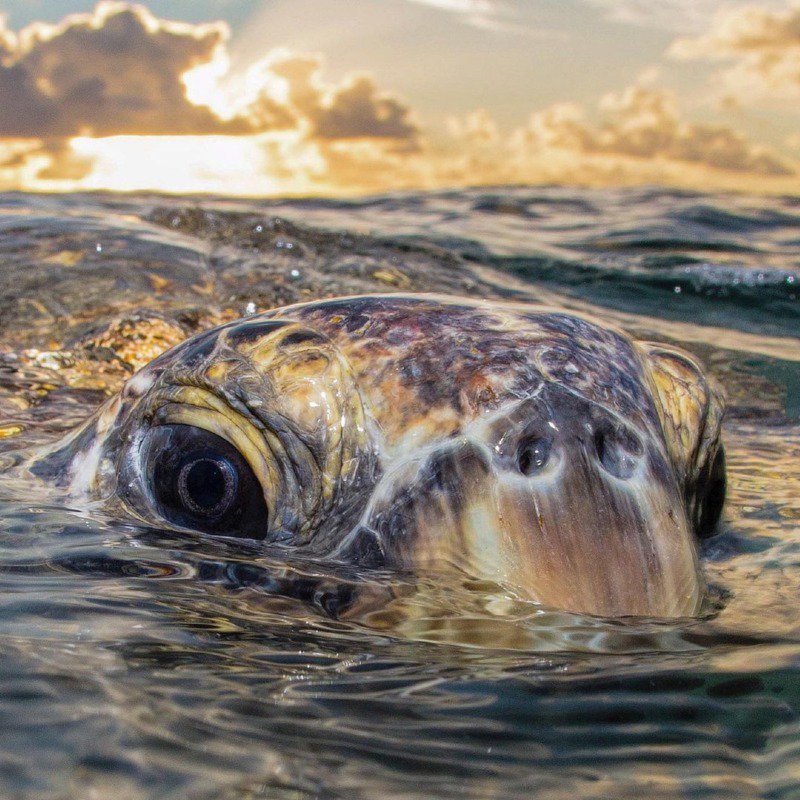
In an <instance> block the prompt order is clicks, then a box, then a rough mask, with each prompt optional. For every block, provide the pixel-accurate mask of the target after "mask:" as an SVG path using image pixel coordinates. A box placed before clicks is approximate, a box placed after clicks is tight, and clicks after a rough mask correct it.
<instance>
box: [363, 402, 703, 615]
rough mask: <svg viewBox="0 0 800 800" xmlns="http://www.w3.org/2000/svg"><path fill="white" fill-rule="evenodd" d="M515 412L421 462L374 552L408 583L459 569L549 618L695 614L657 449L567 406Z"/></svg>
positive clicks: (593, 413) (685, 534)
mask: <svg viewBox="0 0 800 800" xmlns="http://www.w3.org/2000/svg"><path fill="white" fill-rule="evenodd" d="M551 399H552V398H551ZM518 411H519V409H518ZM522 411H523V413H516V414H514V415H510V416H508V417H505V418H503V419H499V420H495V421H494V422H493V424H492V425H491V426H489V427H488V428H487V429H485V430H483V431H482V432H480V433H481V436H480V437H477V436H475V437H473V436H464V437H463V438H460V439H455V440H451V441H450V443H449V444H448V445H447V446H446V447H441V448H437V450H436V451H435V452H433V453H431V455H430V456H429V457H428V458H426V459H425V460H424V462H423V464H422V466H421V467H420V468H419V470H418V472H417V474H416V479H415V481H413V482H412V483H411V484H408V483H406V488H405V489H403V490H402V491H399V492H389V493H388V494H389V497H388V498H387V502H385V503H383V504H380V505H379V506H377V507H376V508H375V509H374V511H373V517H372V520H371V527H372V528H374V529H375V530H377V531H379V533H380V536H381V540H382V541H383V542H384V543H393V546H394V548H395V552H396V553H399V556H398V558H399V560H400V561H401V562H402V563H404V564H406V565H409V566H413V568H415V569H417V570H420V571H425V572H431V571H436V570H440V569H442V568H446V569H448V568H450V567H455V568H457V570H459V571H461V572H464V573H467V574H470V575H472V576H475V577H479V578H483V579H489V580H493V581H496V582H498V583H501V584H503V585H504V586H506V587H508V588H509V589H510V590H511V591H513V592H514V593H516V594H517V595H519V596H520V597H523V598H527V599H530V600H533V601H536V602H539V603H541V604H542V605H544V606H547V607H550V608H556V609H561V610H566V611H572V612H578V613H588V614H595V615H599V616H607V617H623V616H644V617H659V618H675V617H683V616H691V615H693V614H695V613H697V611H698V609H699V606H700V603H701V601H702V597H703V580H702V576H701V573H700V569H699V564H698V560H697V554H696V548H695V542H694V536H693V533H692V531H691V527H690V524H689V522H688V520H687V516H686V511H685V505H684V502H683V499H682V497H681V494H680V492H679V489H678V485H677V481H676V478H675V476H674V473H673V471H672V468H671V466H670V462H669V461H668V459H667V457H666V455H665V451H664V445H663V441H661V440H659V439H658V438H657V437H656V436H647V435H645V434H643V433H642V432H641V431H637V430H636V429H634V428H633V427H632V426H629V425H628V424H627V423H624V422H623V421H621V420H619V419H617V418H615V417H614V416H613V415H611V414H610V413H608V412H606V411H605V410H604V409H602V408H599V407H591V408H589V407H587V403H586V401H584V400H582V399H580V398H576V397H572V398H563V397H562V398H560V400H559V402H558V403H545V404H544V405H542V404H541V403H539V404H538V405H537V406H536V407H531V406H530V405H528V406H527V407H526V408H524V409H522Z"/></svg>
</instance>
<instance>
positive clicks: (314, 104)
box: [268, 56, 420, 146]
mask: <svg viewBox="0 0 800 800" xmlns="http://www.w3.org/2000/svg"><path fill="white" fill-rule="evenodd" d="M321 69H322V63H321V60H320V59H319V58H318V57H314V56H287V57H285V58H278V59H273V60H271V61H270V62H269V63H268V70H269V71H270V72H272V73H273V74H274V75H276V76H278V77H279V78H282V79H284V80H285V81H286V84H287V86H286V90H287V96H288V105H289V106H290V107H291V108H293V109H294V111H295V114H296V116H297V117H299V118H300V119H301V120H304V121H305V122H306V123H307V124H308V125H309V127H310V135H311V136H312V137H314V138H320V139H326V140H335V139H383V140H395V141H396V142H403V143H405V144H406V145H408V146H413V145H414V144H415V142H416V139H417V137H418V136H419V133H420V130H419V127H418V125H417V124H416V123H415V121H414V120H413V118H412V114H411V110H410V109H409V107H408V106H406V105H405V104H404V103H403V102H402V101H400V100H399V99H397V98H396V97H394V96H393V95H391V94H388V93H385V92H381V91H380V90H379V89H378V87H377V85H376V84H375V81H374V80H373V78H372V77H370V76H369V75H365V74H360V75H352V76H350V77H348V78H347V79H345V81H344V82H343V83H342V84H340V85H338V86H325V84H323V83H322V80H321Z"/></svg>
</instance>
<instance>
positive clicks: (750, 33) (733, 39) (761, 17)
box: [669, 5, 800, 99]
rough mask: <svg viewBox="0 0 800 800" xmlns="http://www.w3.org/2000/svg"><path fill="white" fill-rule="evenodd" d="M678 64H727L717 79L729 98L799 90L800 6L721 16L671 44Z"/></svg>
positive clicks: (755, 8)
mask: <svg viewBox="0 0 800 800" xmlns="http://www.w3.org/2000/svg"><path fill="white" fill-rule="evenodd" d="M669 55H670V56H671V57H672V58H675V59H681V60H710V61H727V62H731V63H732V66H731V67H730V68H729V69H727V70H725V71H723V72H722V73H721V74H720V75H719V76H718V79H719V81H720V82H721V83H722V84H723V86H724V87H725V91H726V92H727V93H728V95H729V96H730V97H733V98H738V99H741V98H742V97H744V96H746V95H753V96H758V95H759V94H764V95H770V96H771V97H772V98H773V99H774V98H776V97H777V96H778V95H779V94H780V93H781V92H789V93H790V94H793V95H795V94H797V93H798V92H800V5H793V6H791V7H789V8H785V9H783V10H780V11H771V10H769V9H767V8H764V7H758V6H750V7H745V8H738V9H734V10H731V11H727V12H724V13H720V14H719V15H717V16H716V17H715V18H714V21H713V23H712V24H711V26H710V28H709V29H708V31H707V32H706V33H704V34H702V35H700V36H695V37H684V38H680V39H678V40H676V41H675V42H673V44H672V45H671V46H670V49H669Z"/></svg>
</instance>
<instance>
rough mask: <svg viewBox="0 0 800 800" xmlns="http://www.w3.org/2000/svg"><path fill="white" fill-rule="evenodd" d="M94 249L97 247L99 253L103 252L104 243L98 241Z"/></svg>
mask: <svg viewBox="0 0 800 800" xmlns="http://www.w3.org/2000/svg"><path fill="white" fill-rule="evenodd" d="M94 249H95V250H96V251H97V252H98V253H102V252H103V245H101V244H100V242H98V243H97V244H96V245H95V246H94Z"/></svg>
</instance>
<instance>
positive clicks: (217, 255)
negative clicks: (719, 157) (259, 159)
mask: <svg viewBox="0 0 800 800" xmlns="http://www.w3.org/2000/svg"><path fill="white" fill-rule="evenodd" d="M367 291H442V292H449V293H456V294H468V295H471V296H486V297H506V298H511V299H518V300H525V299H530V300H541V301H546V302H549V303H555V304H557V305H561V306H564V307H566V308H572V309H580V310H584V311H586V310H588V311H589V312H591V313H594V314H599V315H601V316H603V317H604V318H606V319H609V320H611V321H615V322H618V323H620V324H622V325H623V326H625V327H626V328H627V329H628V330H630V331H631V332H632V333H634V334H636V335H638V336H641V337H646V338H650V339H656V340H661V341H667V342H677V343H680V344H682V345H683V346H685V347H687V348H688V349H690V350H691V351H693V352H694V353H696V354H697V355H698V356H700V357H701V358H702V359H703V361H704V362H705V363H706V365H707V367H708V369H709V371H710V372H711V373H713V374H714V375H715V377H716V378H717V379H718V380H719V381H720V383H722V385H723V386H724V387H725V391H726V394H727V397H728V404H729V410H728V415H727V418H726V423H725V434H724V439H725V444H726V447H727V452H728V463H729V485H730V488H729V500H728V504H727V507H726V511H725V515H724V521H723V524H722V525H721V528H720V531H719V533H718V534H717V535H716V536H715V537H713V538H712V539H710V540H708V541H707V542H705V543H704V544H703V548H702V549H703V559H704V567H705V571H706V574H707V577H708V580H709V582H710V584H711V585H712V587H713V589H712V595H711V598H710V600H709V603H708V607H707V609H706V613H705V614H704V615H703V617H702V618H700V619H697V620H682V621H678V622H675V623H670V624H666V623H663V622H655V621H654V622H646V621H642V622H637V623H635V624H634V623H630V622H623V621H609V620H598V619H592V618H588V617H579V616H575V615H567V614H560V613H555V612H552V611H549V610H546V609H541V608H538V607H536V606H535V605H533V604H530V603H523V602H519V601H511V600H509V599H508V598H506V597H504V596H503V594H502V592H499V591H498V590H497V587H491V586H482V585H470V584H469V583H466V584H465V585H464V586H463V587H458V588H455V589H454V588H453V587H448V588H447V589H445V588H443V587H442V586H440V585H439V583H438V582H437V581H436V579H435V576H429V577H428V578H427V579H426V580H424V581H422V583H421V585H420V586H416V587H414V590H415V593H414V594H413V595H410V596H409V598H408V599H407V601H406V602H405V604H404V606H403V608H402V613H400V612H399V611H397V610H392V609H387V610H384V611H377V612H373V613H371V614H367V615H364V616H362V617H356V618H352V619H337V618H336V616H335V615H332V614H331V613H329V612H330V611H331V610H332V609H331V597H332V596H333V597H334V598H335V591H334V590H335V589H336V588H337V587H346V586H347V585H348V584H350V583H353V582H355V583H359V584H363V583H364V582H365V581H367V582H369V581H372V582H373V583H374V586H371V587H370V588H372V589H374V590H375V591H376V592H380V591H382V589H383V588H385V587H384V586H382V585H381V580H383V579H378V578H375V577H374V576H372V577H370V576H363V575H359V574H357V573H348V574H335V573H332V572H330V568H329V567H326V566H325V565H321V564H314V563H302V562H299V561H291V562H289V563H287V562H286V560H285V558H281V557H280V554H276V553H273V552H266V551H264V550H263V549H262V548H260V547H259V546H256V545H252V544H248V543H244V542H229V541H224V540H220V539H216V540H215V539H213V538H212V537H203V536H199V535H198V536H194V537H193V536H184V535H180V536H179V535H177V534H174V533H168V532H163V531H155V530H146V529H141V528H137V527H136V526H134V525H131V524H130V523H126V522H124V521H121V520H115V519H109V518H106V517H104V516H103V514H102V513H101V512H98V511H92V510H87V509H74V508H65V507H63V505H61V504H59V503H58V502H55V501H54V500H53V496H52V494H51V493H49V492H48V491H47V488H46V487H39V486H37V485H36V484H34V483H32V482H31V481H26V480H24V479H22V478H20V477H19V474H18V471H16V470H15V469H14V463H15V461H16V458H17V456H15V452H16V451H18V450H20V449H24V448H27V447H31V446H34V445H36V444H38V443H42V442H47V441H52V440H54V439H55V438H57V437H58V435H60V433H61V432H63V431H65V430H67V429H69V428H70V427H71V426H72V425H74V424H75V423H76V422H77V421H79V420H81V419H83V418H84V417H85V416H86V415H87V414H88V413H89V411H90V410H91V409H92V408H93V407H94V406H95V405H97V404H98V403H99V402H101V401H102V399H103V398H104V397H105V396H106V395H107V394H108V393H109V392H112V391H114V390H115V388H116V387H118V386H119V384H120V382H121V381H122V380H124V378H125V377H126V376H127V375H129V374H130V373H131V370H132V369H134V368H135V367H137V366H138V361H137V359H138V358H141V357H142V354H145V355H146V354H147V353H148V352H149V351H148V349H147V348H149V347H150V348H154V350H157V349H158V348H159V347H160V346H163V345H165V344H169V343H170V342H171V341H172V339H173V338H174V339H175V340H177V339H179V338H181V337H182V336H185V335H188V334H190V333H192V332H193V331H196V330H198V329H201V328H203V327H206V326H208V325H212V324H215V323H217V322H219V321H220V320H223V319H228V318H233V317H237V316H241V315H244V314H247V313H253V312H255V311H257V310H261V309H264V308H269V307H270V306H273V305H275V304H281V303H288V302H293V301H296V300H300V299H306V298H312V297H320V296H331V295H337V294H341V293H353V292H367ZM798 293H800V202H798V200H796V199H793V198H773V199H762V198H754V197H747V196H736V197H731V196H717V195H701V194H689V193H675V192H666V191H654V190H625V191H590V190H567V189H560V188H537V189H529V188H518V189H496V190H488V189H487V190H471V191H458V192H455V191H454V192H443V193H436V194H399V195H392V196H389V197H383V198H376V199H371V200H364V201H351V202H337V201H321V200H313V201H312V200H308V201H292V202H264V201H258V202H256V201H234V200H228V199H224V198H210V199H202V200H201V199H198V198H164V197H152V196H115V195H69V196H62V197H47V196H30V195H22V194H6V195H0V468H2V470H3V472H2V473H0V528H1V529H2V532H1V533H0V730H1V731H2V735H1V736H0V796H3V797H11V798H15V797H25V798H47V799H48V800H50V799H51V798H53V799H55V798H59V799H60V798H72V797H112V796H113V797H114V798H123V799H124V798H185V797H191V798H212V797H213V798H232V799H233V798H253V797H256V798H261V797H263V798H299V797H321V798H336V797H347V798H353V797H365V798H374V797H379V796H385V797H402V798H430V797H441V798H449V797H453V798H459V799H463V798H495V797H496V798H504V799H505V798H515V797H520V798H522V797H531V796H535V797H537V798H562V797H564V798H575V797H587V798H641V797H648V798H678V797H680V798H684V797H686V798H751V797H765V798H793V797H800V780H798V776H799V775H800V735H799V734H800V603H798V598H800V399H799V398H800V299H798ZM126 319H127V320H139V321H141V320H142V319H147V320H149V323H148V324H149V325H150V327H149V328H148V330H149V331H151V333H152V336H151V337H150V338H148V339H147V340H146V341H142V340H140V341H139V342H138V344H136V345H135V346H133V347H131V348H129V349H128V350H124V349H123V350H120V349H119V348H117V349H115V347H114V346H111V345H116V344H117V343H118V342H119V341H120V339H121V338H124V336H125V324H126V323H125V320H126ZM148 335H149V334H148ZM320 577H322V578H324V579H325V581H327V584H326V585H328V586H330V587H333V588H332V589H331V591H332V592H333V594H331V593H330V592H329V593H328V594H327V595H325V593H322V594H320V593H319V592H317V593H315V592H313V591H306V592H304V591H303V590H302V587H303V586H305V585H316V584H318V583H319V580H318V579H319V578H320ZM309 579H313V580H309ZM304 581H305V582H304ZM286 585H291V586H293V587H295V588H296V587H298V586H299V587H301V589H300V590H295V591H294V592H293V595H294V596H285V593H282V591H281V588H282V587H285V586H286Z"/></svg>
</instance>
